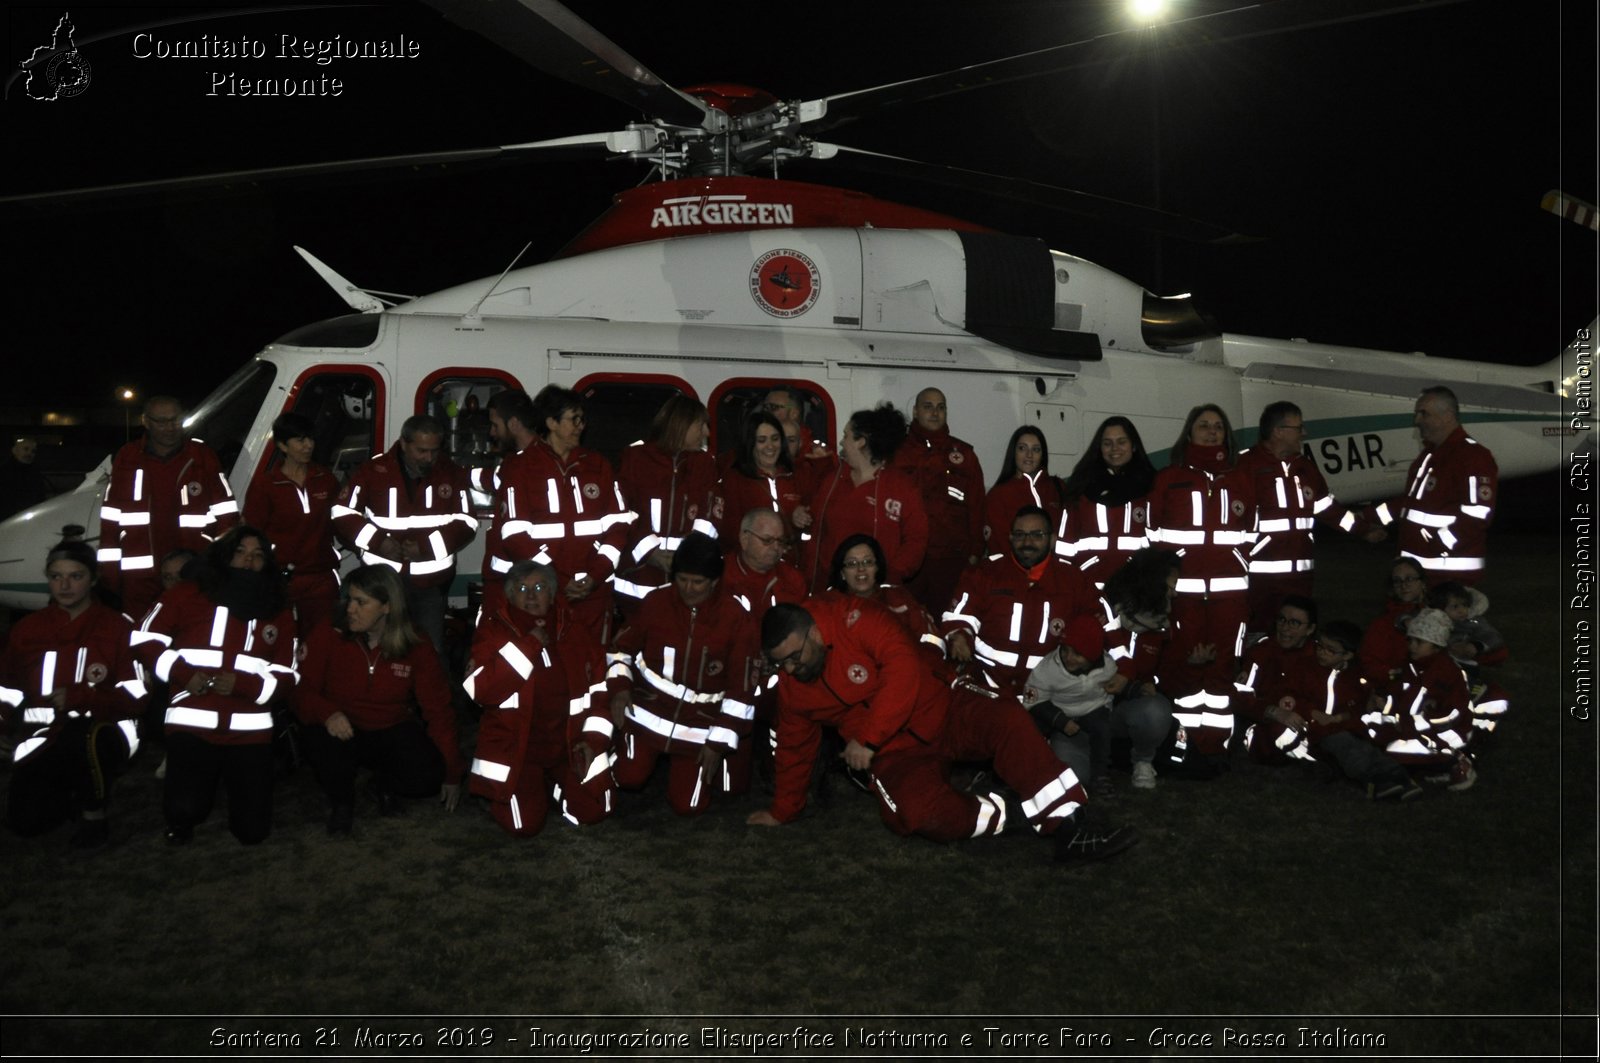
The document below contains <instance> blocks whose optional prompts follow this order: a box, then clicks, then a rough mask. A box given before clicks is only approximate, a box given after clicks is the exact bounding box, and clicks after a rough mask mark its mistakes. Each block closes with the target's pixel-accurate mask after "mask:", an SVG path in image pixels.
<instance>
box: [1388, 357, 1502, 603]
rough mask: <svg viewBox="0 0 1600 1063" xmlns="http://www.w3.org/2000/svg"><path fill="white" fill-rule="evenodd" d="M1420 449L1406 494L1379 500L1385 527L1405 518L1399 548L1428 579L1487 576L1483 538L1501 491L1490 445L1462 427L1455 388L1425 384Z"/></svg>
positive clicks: (1418, 413)
mask: <svg viewBox="0 0 1600 1063" xmlns="http://www.w3.org/2000/svg"><path fill="white" fill-rule="evenodd" d="M1416 425H1417V433H1418V434H1419V435H1420V436H1421V437H1422V453H1420V454H1418V455H1417V458H1416V460H1415V461H1413V462H1412V463H1411V470H1410V472H1408V473H1407V474H1406V493H1405V494H1404V495H1401V496H1400V497H1398V498H1392V499H1390V500H1389V501H1387V502H1384V503H1382V504H1381V505H1379V506H1376V507H1374V508H1373V510H1372V514H1373V515H1374V516H1375V517H1376V519H1377V520H1379V521H1381V522H1383V523H1384V524H1385V525H1387V524H1391V523H1393V522H1395V521H1399V522H1400V553H1401V555H1402V556H1404V557H1409V558H1412V559H1414V560H1415V561H1416V562H1417V564H1419V565H1421V566H1422V568H1423V571H1424V572H1426V573H1427V576H1428V583H1429V585H1430V586H1431V585H1433V584H1437V583H1443V582H1444V581H1446V580H1457V581H1459V582H1461V583H1465V584H1468V585H1471V584H1473V583H1476V582H1477V581H1478V580H1480V579H1482V578H1483V570H1484V565H1485V555H1486V553H1487V544H1486V541H1485V540H1486V538H1487V536H1488V531H1489V522H1490V521H1491V520H1492V519H1494V506H1495V497H1496V495H1497V494H1498V493H1499V489H1500V468H1499V466H1498V465H1497V464H1495V460H1494V455H1493V454H1491V453H1489V448H1488V447H1486V446H1484V445H1483V444H1481V443H1479V442H1478V441H1477V440H1476V439H1473V438H1472V437H1471V436H1469V435H1467V432H1466V429H1464V428H1462V427H1461V408H1460V405H1459V404H1458V403H1457V402H1456V396H1455V392H1453V391H1451V390H1450V389H1449V388H1446V387H1431V388H1424V389H1423V391H1422V394H1421V395H1419V396H1418V397H1417V405H1416Z"/></svg>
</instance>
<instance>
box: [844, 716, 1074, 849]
mask: <svg viewBox="0 0 1600 1063" xmlns="http://www.w3.org/2000/svg"><path fill="white" fill-rule="evenodd" d="M990 759H992V760H993V761H994V768H995V774H997V775H998V776H999V777H1000V778H1001V779H1002V780H1004V781H1005V783H1006V784H1007V785H1009V786H1010V787H1011V788H1012V789H1014V790H1016V791H1017V792H1018V793H1019V794H1024V795H1030V796H1028V797H1026V798H1025V799H1024V801H1023V805H1022V807H1023V810H1024V812H1025V813H1026V814H1027V816H1028V822H1029V823H1031V824H1032V825H1033V829H1034V830H1035V831H1037V832H1039V833H1040V834H1051V833H1054V831H1055V830H1056V828H1057V827H1059V826H1060V825H1061V823H1062V821H1063V820H1064V819H1066V817H1068V816H1070V815H1072V814H1073V813H1074V812H1075V811H1077V810H1078V808H1080V807H1081V806H1082V805H1083V804H1084V802H1085V801H1086V800H1087V795H1086V794H1085V793H1084V791H1083V786H1082V784H1081V783H1079V781H1078V777H1077V776H1076V775H1075V774H1073V771H1072V769H1071V768H1069V767H1066V766H1065V765H1063V764H1062V763H1061V761H1060V760H1058V759H1056V756H1055V754H1054V753H1052V752H1051V751H1050V746H1049V745H1048V744H1047V743H1046V742H1045V741H1044V739H1043V738H1042V737H1040V735H1039V729H1038V728H1037V727H1035V726H1034V724H1033V719H1032V718H1031V717H1030V716H1029V715H1028V714H1027V713H1026V712H1025V711H1023V708H1022V706H1021V705H1020V704H1018V703H1017V702H1016V700H1015V699H1011V698H996V697H994V696H993V695H991V694H988V693H986V692H984V691H980V690H975V689H973V688H971V687H967V686H965V685H962V684H957V685H956V686H955V687H954V688H952V690H951V695H950V709H949V713H948V714H947V715H946V716H945V721H944V729H943V732H942V733H941V734H940V736H939V738H938V739H937V740H936V741H935V742H934V743H932V744H931V745H927V746H913V747H909V748H896V749H891V750H888V751H886V752H883V753H880V754H878V755H877V756H875V757H873V759H872V786H873V789H874V790H875V791H876V792H877V795H878V814H879V815H881V816H882V817H883V822H884V823H885V824H887V825H888V827H889V829H890V830H892V831H894V832H895V833H896V834H904V835H909V834H919V835H921V836H923V837H925V838H929V839H931V840H933V841H938V842H948V841H955V840H956V839H958V838H976V837H979V836H980V835H985V834H999V833H1000V832H1001V831H1002V830H1004V829H1006V827H1007V826H1008V824H1007V823H1006V807H1005V804H1004V802H1002V801H1001V800H1000V798H999V797H998V796H996V795H994V794H970V793H964V792H962V791H960V790H957V789H955V788H954V787H952V786H951V785H950V765H951V763H952V762H953V761H961V760H990ZM1010 826H1012V827H1013V828H1014V827H1015V826H1016V825H1015V824H1010Z"/></svg>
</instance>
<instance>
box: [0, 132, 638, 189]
mask: <svg viewBox="0 0 1600 1063" xmlns="http://www.w3.org/2000/svg"><path fill="white" fill-rule="evenodd" d="M649 132H650V131H649V129H648V127H646V128H645V129H644V130H642V131H641V130H631V129H629V130H622V131H619V132H616V133H580V134H578V135H577V136H570V137H558V138H556V139H554V140H538V141H532V142H529V143H526V144H504V145H501V146H499V147H490V148H464V149H462V150H460V151H429V152H422V153H420V154H415V155H380V156H375V157H372V158H366V159H340V160H337V161H334V162H312V163H303V164H300V165H296V166H272V167H266V168H264V169H259V170H233V171H230V172H227V173H211V174H201V175H198V176H194V177H169V178H158V179H155V180H150V181H130V182H127V183H125V184H115V185H97V186H94V187H90V188H69V189H66V190H65V191H57V192H25V193H22V194H20V195H12V196H0V207H46V208H59V207H80V206H84V205H89V204H105V203H109V202H112V201H115V200H119V199H132V198H138V197H141V196H153V195H167V194H173V193H184V192H203V191H208V190H218V191H224V190H234V191H240V190H253V189H254V188H255V186H257V185H260V184H265V183H269V182H278V181H287V180H294V179H296V178H306V177H326V176H332V175H339V174H347V173H360V172H368V171H378V170H403V169H411V170H424V169H428V168H431V167H447V166H477V165H481V164H484V163H490V162H496V161H500V160H503V159H508V158H510V157H513V156H517V155H531V154H538V155H541V156H543V157H545V158H555V159H563V158H576V157H584V156H592V155H594V154H595V149H596V148H601V149H604V150H607V151H611V152H619V153H620V152H625V151H637V150H640V149H641V148H642V147H645V146H646V145H644V144H643V143H642V139H648V137H649Z"/></svg>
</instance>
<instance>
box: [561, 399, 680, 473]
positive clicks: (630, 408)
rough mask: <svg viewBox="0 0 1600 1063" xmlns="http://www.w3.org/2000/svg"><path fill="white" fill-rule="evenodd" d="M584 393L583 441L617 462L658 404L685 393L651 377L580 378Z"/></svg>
mask: <svg viewBox="0 0 1600 1063" xmlns="http://www.w3.org/2000/svg"><path fill="white" fill-rule="evenodd" d="M579 384H580V385H581V386H580V387H579V388H578V389H577V391H578V394H579V395H581V396H583V409H584V418H585V419H586V420H587V422H588V427H587V428H585V429H584V433H583V445H584V446H586V447H588V448H589V449H590V450H597V451H599V452H600V453H601V454H604V455H605V456H606V460H607V461H609V462H611V464H612V466H613V467H614V466H616V464H617V462H619V461H620V460H621V459H622V452H623V451H624V450H627V449H628V447H630V446H631V445H633V444H634V443H637V442H638V441H639V440H641V439H643V438H644V433H645V430H646V429H647V428H649V426H650V422H651V420H652V419H654V418H655V415H656V411H657V410H659V409H661V404H662V403H664V402H666V401H667V400H668V399H670V398H672V397H673V396H674V395H683V394H688V393H689V392H686V390H685V388H682V387H678V386H677V385H675V384H671V383H667V382H664V381H654V380H592V381H588V382H585V381H579Z"/></svg>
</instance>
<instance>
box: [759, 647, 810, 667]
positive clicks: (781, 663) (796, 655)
mask: <svg viewBox="0 0 1600 1063" xmlns="http://www.w3.org/2000/svg"><path fill="white" fill-rule="evenodd" d="M805 652H806V647H805V644H804V643H801V645H800V648H799V649H798V650H795V651H794V652H793V653H791V654H789V656H787V657H768V658H767V660H769V661H771V662H772V667H773V668H774V669H777V670H778V671H783V670H785V669H787V668H788V667H789V666H790V665H791V664H795V665H797V664H799V663H801V657H802V656H803V655H804V654H805Z"/></svg>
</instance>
